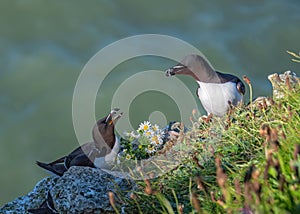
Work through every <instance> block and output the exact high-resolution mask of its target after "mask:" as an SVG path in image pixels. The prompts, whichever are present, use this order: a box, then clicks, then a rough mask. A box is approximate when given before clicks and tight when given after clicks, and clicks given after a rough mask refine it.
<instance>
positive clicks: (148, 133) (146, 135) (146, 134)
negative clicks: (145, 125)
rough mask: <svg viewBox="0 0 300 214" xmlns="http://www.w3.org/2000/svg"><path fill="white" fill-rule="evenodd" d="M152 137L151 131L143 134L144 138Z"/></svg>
mask: <svg viewBox="0 0 300 214" xmlns="http://www.w3.org/2000/svg"><path fill="white" fill-rule="evenodd" d="M153 135H154V132H153V131H152V130H148V131H146V132H144V136H145V137H147V138H148V139H150V138H151V137H152V136H153Z"/></svg>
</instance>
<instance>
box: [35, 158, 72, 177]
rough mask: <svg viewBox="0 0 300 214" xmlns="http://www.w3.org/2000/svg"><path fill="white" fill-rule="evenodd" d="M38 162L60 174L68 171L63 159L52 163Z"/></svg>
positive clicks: (42, 166)
mask: <svg viewBox="0 0 300 214" xmlns="http://www.w3.org/2000/svg"><path fill="white" fill-rule="evenodd" d="M36 164H37V165H38V166H39V167H41V168H43V169H46V170H47V171H49V172H52V173H54V174H56V175H58V176H62V175H63V174H64V172H65V171H67V168H66V167H65V165H64V163H63V162H62V161H61V159H59V160H56V161H54V162H52V163H43V162H40V161H36Z"/></svg>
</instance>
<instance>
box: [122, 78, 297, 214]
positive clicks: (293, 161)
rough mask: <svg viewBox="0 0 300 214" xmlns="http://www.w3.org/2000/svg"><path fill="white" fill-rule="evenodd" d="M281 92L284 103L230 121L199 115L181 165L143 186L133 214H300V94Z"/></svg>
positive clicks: (264, 103) (257, 106)
mask: <svg viewBox="0 0 300 214" xmlns="http://www.w3.org/2000/svg"><path fill="white" fill-rule="evenodd" d="M245 81H246V80H245ZM246 82H247V81H246ZM247 83H248V85H251V83H250V81H249V82H247ZM280 87H281V88H280V89H281V90H282V91H283V93H284V96H283V97H282V98H278V99H276V98H274V99H272V98H267V99H262V100H261V102H254V103H251V104H250V105H248V106H239V107H236V108H232V109H230V111H229V113H228V115H227V116H226V118H225V119H224V118H223V119H218V118H214V117H213V118H206V119H202V118H199V119H198V117H196V116H195V115H194V117H193V118H192V126H191V127H190V129H189V131H188V132H186V133H184V132H183V131H181V132H180V136H179V138H178V142H177V143H179V144H180V145H181V147H180V148H181V153H179V155H178V156H180V161H181V163H180V165H179V166H177V167H176V168H175V169H173V170H171V171H169V172H167V173H165V174H163V175H162V176H159V177H157V178H153V179H151V180H149V179H145V180H144V181H139V182H137V184H138V189H137V190H136V191H135V192H134V193H132V194H131V199H130V200H129V201H126V203H128V204H129V207H130V208H129V209H128V212H130V211H133V210H134V211H136V212H140V213H300V188H299V187H300V185H299V184H300V131H299V130H300V87H299V82H298V83H297V84H295V85H294V86H293V88H291V85H290V82H289V81H286V84H284V83H283V84H281V85H280ZM250 93H251V92H250ZM185 148H188V149H186V151H184V150H185ZM182 151H183V152H182ZM182 154H183V155H182Z"/></svg>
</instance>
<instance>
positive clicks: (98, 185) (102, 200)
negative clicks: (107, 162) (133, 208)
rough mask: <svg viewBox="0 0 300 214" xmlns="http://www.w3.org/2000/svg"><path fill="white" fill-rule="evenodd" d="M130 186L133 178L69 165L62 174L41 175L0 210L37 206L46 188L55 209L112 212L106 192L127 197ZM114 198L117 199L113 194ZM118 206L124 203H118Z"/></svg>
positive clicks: (16, 211) (76, 211) (18, 210)
mask: <svg viewBox="0 0 300 214" xmlns="http://www.w3.org/2000/svg"><path fill="white" fill-rule="evenodd" d="M134 186H135V184H134V182H133V181H131V180H128V179H124V178H123V179H122V178H119V177H115V176H113V175H111V174H109V173H107V172H105V171H103V170H101V169H95V168H91V167H80V166H73V167H71V168H70V169H69V170H68V171H67V172H66V173H65V174H64V175H63V176H62V177H57V176H50V177H47V178H44V179H43V180H41V181H40V182H39V183H38V184H37V185H36V186H35V188H34V189H33V191H32V192H30V193H29V194H28V195H26V196H22V197H18V198H16V199H15V200H14V201H12V202H9V203H8V204H6V205H4V206H3V207H2V208H0V213H18V214H19V213H28V212H27V210H28V209H36V208H39V207H40V205H41V204H42V203H43V202H44V201H45V200H46V198H47V194H48V192H49V193H50V195H51V197H52V199H53V204H54V208H55V209H56V210H57V211H58V212H59V213H103V212H105V213H109V212H112V213H113V208H112V207H111V205H110V202H109V196H108V192H114V193H118V194H122V195H124V196H125V197H126V196H128V197H129V192H130V191H131V190H132V189H133V188H134ZM115 195H117V194H115ZM118 202H120V200H118V198H116V203H118ZM122 206H123V207H124V206H125V205H124V204H121V203H120V207H122Z"/></svg>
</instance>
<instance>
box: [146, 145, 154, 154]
mask: <svg viewBox="0 0 300 214" xmlns="http://www.w3.org/2000/svg"><path fill="white" fill-rule="evenodd" d="M145 150H146V152H147V153H148V154H152V153H154V152H156V149H155V148H154V147H153V146H148V148H146V149H145Z"/></svg>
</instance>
